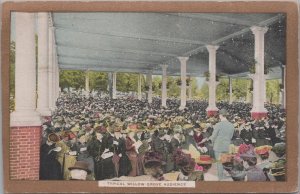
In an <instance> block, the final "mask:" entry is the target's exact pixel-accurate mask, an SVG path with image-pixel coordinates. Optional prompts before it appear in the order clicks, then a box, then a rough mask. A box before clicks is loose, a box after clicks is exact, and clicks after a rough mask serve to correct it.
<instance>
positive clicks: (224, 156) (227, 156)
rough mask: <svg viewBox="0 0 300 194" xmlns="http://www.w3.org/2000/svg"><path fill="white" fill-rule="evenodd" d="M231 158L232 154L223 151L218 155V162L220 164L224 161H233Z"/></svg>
mask: <svg viewBox="0 0 300 194" xmlns="http://www.w3.org/2000/svg"><path fill="white" fill-rule="evenodd" d="M233 158H234V155H233V154H227V153H223V154H221V156H220V162H221V163H222V164H224V163H232V162H233Z"/></svg>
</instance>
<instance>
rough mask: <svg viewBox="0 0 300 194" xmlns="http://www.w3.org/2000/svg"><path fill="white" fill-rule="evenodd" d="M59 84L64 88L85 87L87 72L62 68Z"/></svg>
mask: <svg viewBox="0 0 300 194" xmlns="http://www.w3.org/2000/svg"><path fill="white" fill-rule="evenodd" d="M59 86H60V87H61V88H62V89H64V88H68V87H72V88H75V89H77V90H78V89H82V88H84V87H85V72H84V71H78V70H62V71H60V73H59Z"/></svg>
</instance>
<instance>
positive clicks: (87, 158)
mask: <svg viewBox="0 0 300 194" xmlns="http://www.w3.org/2000/svg"><path fill="white" fill-rule="evenodd" d="M87 146H88V145H87V142H86V136H85V135H81V136H79V137H78V142H77V153H78V155H77V161H84V162H86V163H87V164H88V168H89V170H90V171H91V173H90V174H88V175H87V180H95V175H94V168H95V164H94V158H93V157H92V156H91V155H90V154H89V152H88V150H87Z"/></svg>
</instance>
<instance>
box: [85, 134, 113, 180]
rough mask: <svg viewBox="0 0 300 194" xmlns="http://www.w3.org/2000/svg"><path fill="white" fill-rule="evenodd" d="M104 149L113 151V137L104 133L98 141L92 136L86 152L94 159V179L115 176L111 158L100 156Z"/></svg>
mask: <svg viewBox="0 0 300 194" xmlns="http://www.w3.org/2000/svg"><path fill="white" fill-rule="evenodd" d="M105 149H109V152H113V151H114V148H113V139H112V137H111V136H110V135H108V134H107V135H105V136H104V137H103V139H102V142H100V141H99V140H98V139H96V137H95V136H94V137H93V138H92V140H91V142H90V143H89V145H88V152H89V153H90V155H91V156H93V157H94V160H95V179H96V180H104V179H111V178H113V177H115V176H116V175H115V166H114V164H113V161H112V158H113V157H109V158H106V159H103V158H101V155H102V154H103V153H104V150H105Z"/></svg>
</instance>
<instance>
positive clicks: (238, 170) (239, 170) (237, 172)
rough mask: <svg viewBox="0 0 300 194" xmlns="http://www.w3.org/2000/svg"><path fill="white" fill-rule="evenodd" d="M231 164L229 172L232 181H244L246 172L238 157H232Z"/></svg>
mask: <svg viewBox="0 0 300 194" xmlns="http://www.w3.org/2000/svg"><path fill="white" fill-rule="evenodd" d="M232 162H233V163H232V169H231V170H230V171H229V174H230V176H231V178H232V180H233V181H245V178H246V170H245V167H244V165H243V160H242V159H241V158H240V157H238V156H234V157H233V160H232Z"/></svg>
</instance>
